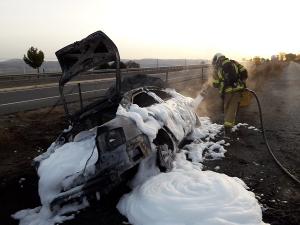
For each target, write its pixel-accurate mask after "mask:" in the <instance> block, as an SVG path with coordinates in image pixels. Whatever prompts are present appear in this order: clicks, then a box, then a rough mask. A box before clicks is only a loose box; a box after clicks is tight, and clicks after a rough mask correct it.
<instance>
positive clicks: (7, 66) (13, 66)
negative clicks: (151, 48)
mask: <svg viewBox="0 0 300 225" xmlns="http://www.w3.org/2000/svg"><path fill="white" fill-rule="evenodd" d="M129 60H132V59H122V61H123V62H127V61H129ZM133 61H135V62H137V63H139V64H140V66H141V67H157V66H159V67H161V66H184V65H199V64H201V63H202V62H204V63H207V62H208V61H207V60H202V59H186V60H185V59H158V60H157V59H134V60H133ZM43 71H44V72H46V73H49V72H61V69H60V66H59V63H58V61H45V62H44V63H43V65H42V66H41V69H40V72H41V73H43ZM23 73H36V70H34V69H32V68H31V67H29V66H28V65H27V64H25V63H24V61H23V60H22V59H10V60H6V61H0V74H23Z"/></svg>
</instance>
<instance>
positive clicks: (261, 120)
mask: <svg viewBox="0 0 300 225" xmlns="http://www.w3.org/2000/svg"><path fill="white" fill-rule="evenodd" d="M207 88H208V84H205V85H203V88H202V89H201V91H200V95H201V96H202V97H204V96H205V95H207ZM245 90H246V91H248V92H250V93H251V94H252V95H253V96H254V98H255V99H256V103H257V106H258V110H259V119H260V126H261V133H262V136H263V139H264V141H265V144H266V146H267V149H268V151H269V153H270V154H271V156H272V158H273V159H274V161H275V162H276V164H277V165H278V166H279V167H280V168H281V169H282V171H283V172H284V173H285V174H286V175H288V176H289V177H290V178H291V179H292V180H294V181H295V182H296V183H298V184H300V180H299V179H298V178H296V177H295V176H294V175H293V174H291V173H290V172H289V171H288V170H287V169H286V168H285V167H284V166H283V165H282V164H281V163H280V162H279V160H278V159H277V158H276V156H275V155H274V153H273V150H272V148H271V147H270V145H269V142H268V139H267V136H266V132H265V128H264V123H263V116H262V109H261V105H260V101H259V99H258V97H257V95H256V93H255V92H254V91H253V90H250V89H248V88H246V89H245Z"/></svg>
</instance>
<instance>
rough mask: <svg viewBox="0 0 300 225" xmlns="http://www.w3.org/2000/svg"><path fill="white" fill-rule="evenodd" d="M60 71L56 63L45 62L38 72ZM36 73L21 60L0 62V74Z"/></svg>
mask: <svg viewBox="0 0 300 225" xmlns="http://www.w3.org/2000/svg"><path fill="white" fill-rule="evenodd" d="M43 71H45V72H59V71H61V69H60V66H59V63H58V61H45V62H44V63H43V65H42V66H41V69H40V72H41V73H42V72H43ZM19 73H36V70H35V69H32V68H31V67H30V66H28V65H27V64H26V63H24V61H23V60H22V59H10V60H6V61H2V62H0V74H19Z"/></svg>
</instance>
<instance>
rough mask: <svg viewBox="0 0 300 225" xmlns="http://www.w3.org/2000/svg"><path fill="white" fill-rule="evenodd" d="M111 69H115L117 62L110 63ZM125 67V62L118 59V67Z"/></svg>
mask: <svg viewBox="0 0 300 225" xmlns="http://www.w3.org/2000/svg"><path fill="white" fill-rule="evenodd" d="M110 68H111V69H116V68H117V63H116V62H113V64H111V65H110ZM125 68H126V64H125V63H123V62H122V61H120V69H125Z"/></svg>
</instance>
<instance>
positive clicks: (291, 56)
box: [285, 53, 297, 62]
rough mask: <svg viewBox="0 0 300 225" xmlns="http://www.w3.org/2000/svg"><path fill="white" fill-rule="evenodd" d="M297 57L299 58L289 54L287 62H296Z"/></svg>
mask: <svg viewBox="0 0 300 225" xmlns="http://www.w3.org/2000/svg"><path fill="white" fill-rule="evenodd" d="M296 57H297V56H296V54H293V53H289V54H286V55H285V60H286V61H288V62H291V61H295V60H296Z"/></svg>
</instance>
